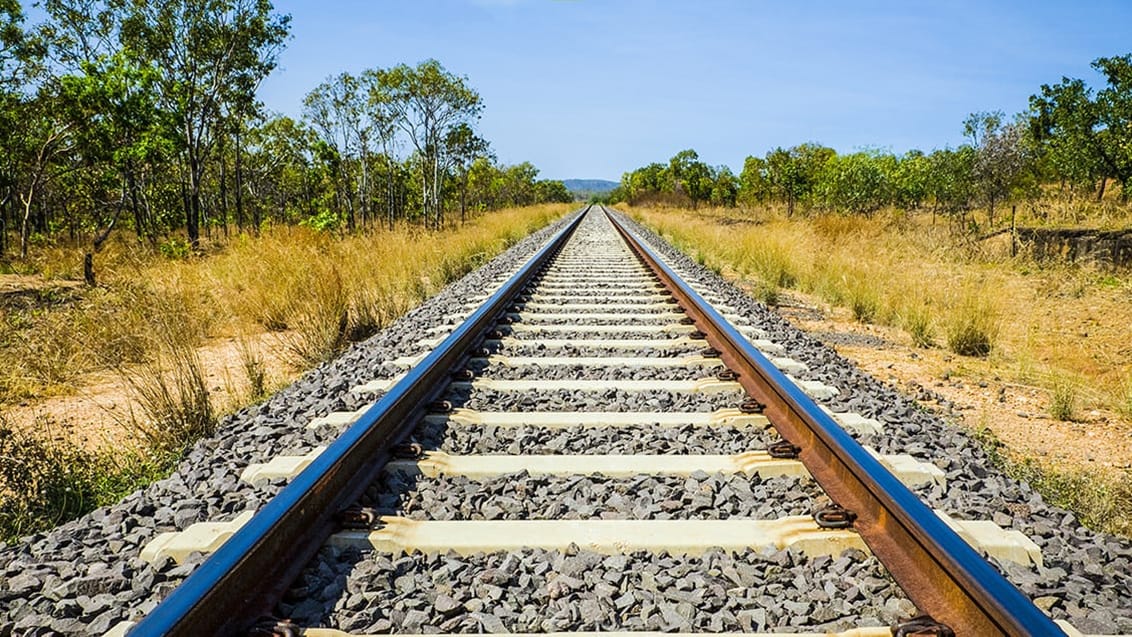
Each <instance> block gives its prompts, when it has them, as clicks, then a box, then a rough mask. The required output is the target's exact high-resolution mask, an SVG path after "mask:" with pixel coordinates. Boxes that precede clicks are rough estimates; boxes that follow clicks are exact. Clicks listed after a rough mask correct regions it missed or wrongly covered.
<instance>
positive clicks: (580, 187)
mask: <svg viewBox="0 0 1132 637" xmlns="http://www.w3.org/2000/svg"><path fill="white" fill-rule="evenodd" d="M562 183H563V184H566V190H569V191H570V192H572V193H574V194H575V195H579V194H585V195H586V196H589V195H593V194H604V193H607V192H609V191H610V190H613V189H614V188H616V187H617V186H619V185H620V183H619V182H616V181H609V180H608V179H563V180H562Z"/></svg>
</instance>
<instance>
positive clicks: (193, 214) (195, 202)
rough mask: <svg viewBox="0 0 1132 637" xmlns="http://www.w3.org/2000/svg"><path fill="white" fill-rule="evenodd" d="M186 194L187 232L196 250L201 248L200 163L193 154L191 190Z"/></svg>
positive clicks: (190, 162)
mask: <svg viewBox="0 0 1132 637" xmlns="http://www.w3.org/2000/svg"><path fill="white" fill-rule="evenodd" d="M186 195H187V197H186V199H187V201H186V202H185V203H186V204H187V207H186V210H185V233H186V234H188V236H189V247H190V248H191V249H192V250H193V251H194V252H195V251H197V250H199V249H200V164H199V162H198V161H197V158H196V157H195V156H193V155H191V154H190V155H189V190H188V193H186Z"/></svg>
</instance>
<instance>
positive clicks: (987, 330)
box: [944, 293, 998, 356]
mask: <svg viewBox="0 0 1132 637" xmlns="http://www.w3.org/2000/svg"><path fill="white" fill-rule="evenodd" d="M944 329H945V331H946V334H947V348H948V349H950V350H951V351H953V352H955V353H956V354H959V355H960V356H986V355H987V354H990V352H991V349H992V348H993V347H994V340H995V338H996V337H997V336H998V317H997V313H996V312H995V309H994V306H993V304H992V303H991V301H990V300H989V299H987V298H986V297H985V296H982V295H980V294H975V293H968V294H966V295H964V296H963V298H962V299H960V301H959V302H958V303H957V304H955V305H954V306H953V307H952V309H951V312H950V313H949V315H948V317H947V321H946V324H945V326H944Z"/></svg>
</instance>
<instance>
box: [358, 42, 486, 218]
mask: <svg viewBox="0 0 1132 637" xmlns="http://www.w3.org/2000/svg"><path fill="white" fill-rule="evenodd" d="M379 73H380V82H381V84H382V85H384V86H385V87H387V90H388V95H389V101H388V104H389V108H390V109H391V111H392V113H393V114H394V115H395V121H396V123H397V126H398V127H400V128H401V130H402V131H404V132H405V134H406V135H407V136H408V138H409V141H410V143H411V144H412V145H413V148H415V149H416V151H417V154H418V156H419V157H418V165H419V167H420V187H421V206H422V208H421V215H422V217H423V218H424V219H426V220H428V219H431V220H432V224H433V225H434V226H435V227H440V225H441V222H442V220H443V207H442V206H441V201H440V193H441V188H442V183H441V182H442V180H443V178H444V176H443V174H442V171H441V168H442V166H443V164H444V157H443V154H444V152H445V148H444V140H445V137H446V136H447V135H448V133H449V131H450V130H451V129H452V128H453V127H454V126H457V125H459V124H461V123H467V124H470V123H471V122H474V121H475V120H477V119H478V118H479V115H480V112H481V111H482V110H483V101H482V100H481V99H480V95H479V93H477V92H476V91H475V90H473V89H472V88H471V87H470V86H469V85H468V81H467V78H465V77H459V76H456V75H453V74H452V73H449V72H448V71H447V70H445V68H444V67H443V66H441V65H440V63H439V62H437V61H436V60H425V61H424V62H421V63H420V64H418V65H417V66H416V67H410V66H408V65H405V64H401V65H399V66H395V67H393V68H392V69H388V70H385V71H381V72H379Z"/></svg>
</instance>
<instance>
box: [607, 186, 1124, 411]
mask: <svg viewBox="0 0 1132 637" xmlns="http://www.w3.org/2000/svg"><path fill="white" fill-rule="evenodd" d="M627 211H628V212H630V213H631V214H633V215H635V216H637V217H638V218H639V219H641V220H642V221H644V222H645V223H646V224H648V225H650V226H651V227H653V228H654V229H656V230H657V231H658V232H660V233H661V234H663V235H664V236H666V237H668V238H671V239H672V240H673V241H674V243H676V244H677V245H678V246H681V247H682V248H684V249H685V250H688V251H692V250H694V251H697V252H698V253H700V257H699V258H701V259H704V260H706V261H709V262H716V263H721V264H723V265H724V267H725V268H726V269H729V270H733V271H735V272H737V273H738V275H739V276H740V277H741V278H743V279H745V280H747V281H748V282H750V283H751V284H752V285H753V287H755V289H757V290H767V289H773V288H788V289H796V290H798V291H801V292H804V293H807V294H813V295H816V296H818V297H820V298H822V299H824V300H825V301H826V302H828V303H830V304H833V305H838V306H843V307H846V308H848V309H850V311H851V312H852V314H853V316H854V317H855V318H856V319H857V320H859V321H862V322H870V323H876V324H881V325H889V326H893V327H898V328H901V329H903V330H904V331H905V332H906V333H907V335H908V338H909V341H910V342H911V343H912V344H914V345H917V346H919V347H931V346H935V345H937V344H943V345H944V346H946V347H948V348H949V349H950V350H952V351H954V352H955V353H958V354H962V355H964V356H990V357H991V358H992V359H993V362H994V363H995V364H997V365H999V366H1005V367H1007V368H1009V369H1008V370H1007V373H1009V374H1011V375H1014V376H1018V377H1022V376H1024V375H1025V373H1026V369H1027V367H1028V366H1038V367H1042V368H1045V367H1050V368H1054V369H1055V370H1057V371H1059V372H1060V373H1062V375H1067V376H1070V377H1076V378H1080V379H1082V380H1083V381H1084V382H1085V383H1087V384H1089V385H1091V386H1093V387H1097V388H1103V389H1101V390H1098V391H1095V392H1092V394H1093V395H1091V396H1082V397H1080V398H1081V400H1080V401H1079V403H1080V404H1078V405H1077V406H1078V408H1093V407H1103V408H1106V409H1127V408H1128V401H1129V398H1128V395H1129V394H1130V393H1132V389H1130V388H1132V381H1129V380H1128V379H1129V378H1132V347H1130V346H1129V345H1128V338H1127V333H1126V329H1125V326H1127V325H1128V324H1130V323H1132V303H1130V302H1132V277H1129V276H1128V275H1127V274H1112V273H1108V272H1103V271H1099V270H1096V269H1094V268H1093V267H1091V266H1088V265H1057V264H1042V265H1039V264H1035V263H1033V262H1030V261H1028V260H1026V259H1024V258H1022V257H1016V258H1011V257H1010V256H1009V251H1008V244H1007V245H1006V246H1005V247H1004V246H1002V245H1000V244H987V245H983V244H979V243H972V242H969V241H968V240H966V239H963V238H956V237H954V236H953V235H951V233H950V232H949V231H948V230H947V227H946V225H945V224H943V223H937V224H935V225H932V224H931V222H930V216H927V215H921V216H918V217H909V216H907V215H905V214H898V213H888V214H878V215H877V216H875V217H874V218H873V219H865V218H861V217H844V216H837V215H831V216H819V217H815V218H810V219H805V218H796V219H792V220H787V219H785V218H784V217H783V216H782V215H779V214H777V213H776V212H775V211H773V210H772V211H767V210H758V211H749V212H747V211H736V210H726V211H721V210H716V211H712V210H702V211H698V212H696V213H691V212H687V211H679V210H674V209H649V208H631V207H629V208H627ZM1050 216H1051V217H1052V216H1053V215H1050ZM1114 218H1115V217H1114ZM759 296H761V297H764V298H771V299H773V298H774V297H775V294H774V292H773V291H767V292H760V293H759ZM1041 384H1042V386H1044V387H1045V388H1047V389H1049V390H1053V389H1054V383H1053V382H1052V379H1051V378H1047V379H1044V380H1043V382H1042V383H1041Z"/></svg>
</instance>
